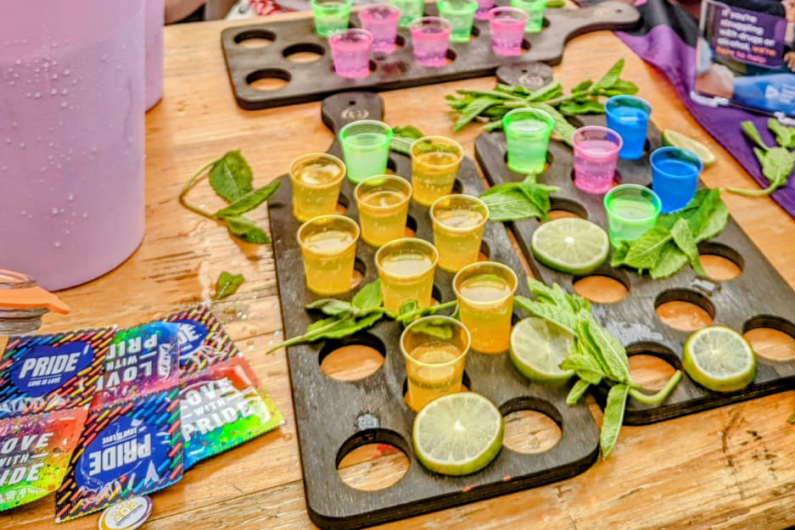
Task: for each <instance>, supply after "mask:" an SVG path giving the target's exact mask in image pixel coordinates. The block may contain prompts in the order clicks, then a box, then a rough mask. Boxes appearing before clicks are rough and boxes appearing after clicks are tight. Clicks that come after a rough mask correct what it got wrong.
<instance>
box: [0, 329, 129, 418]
mask: <svg viewBox="0 0 795 530" xmlns="http://www.w3.org/2000/svg"><path fill="white" fill-rule="evenodd" d="M113 334H114V330H113V329H111V328H107V329H98V330H91V331H70V332H68V333H58V334H55V335H29V336H24V337H13V336H12V337H10V338H9V340H8V345H7V346H6V349H5V352H4V353H3V355H2V357H0V419H3V418H10V417H16V416H23V415H27V414H36V413H40V412H51V411H55V410H64V409H69V408H76V407H82V406H86V405H89V404H90V403H91V400H92V398H93V397H94V393H95V391H96V386H97V382H98V381H99V377H100V374H101V373H102V361H103V360H104V358H105V355H106V353H107V351H108V348H109V345H110V342H111V340H112V339H113Z"/></svg>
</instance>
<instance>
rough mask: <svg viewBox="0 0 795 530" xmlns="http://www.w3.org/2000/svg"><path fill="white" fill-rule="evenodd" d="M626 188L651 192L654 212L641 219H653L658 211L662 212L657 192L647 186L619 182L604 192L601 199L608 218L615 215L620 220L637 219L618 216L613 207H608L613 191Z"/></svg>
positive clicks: (658, 213)
mask: <svg viewBox="0 0 795 530" xmlns="http://www.w3.org/2000/svg"><path fill="white" fill-rule="evenodd" d="M628 189H633V190H638V191H641V192H649V193H651V197H652V204H653V205H654V213H653V214H652V215H650V216H649V217H647V218H644V219H641V221H648V220H649V219H654V218H655V217H658V216H659V215H660V212H662V199H660V196H659V195H657V193H655V192H654V190H653V189H651V188H647V187H646V186H641V185H640V184H619V185H618V186H616V187H614V188H612V189H611V190H610V191H608V192H607V193H605V197H604V199H603V201H604V206H605V212H607V216H608V218H610V217H615V218H616V219H620V220H621V221H638V219H628V218H626V217H622V216H620V215H619V214H617V213H616V211H615V210H614V209H612V208H610V206H609V204H610V199H612V197H613V194H614V193H615V192H620V191H623V190H628Z"/></svg>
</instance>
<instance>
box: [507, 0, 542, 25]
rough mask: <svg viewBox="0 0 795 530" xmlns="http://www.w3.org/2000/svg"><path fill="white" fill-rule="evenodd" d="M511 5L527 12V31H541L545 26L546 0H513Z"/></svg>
mask: <svg viewBox="0 0 795 530" xmlns="http://www.w3.org/2000/svg"><path fill="white" fill-rule="evenodd" d="M511 6H512V7H517V8H519V9H521V10H522V11H524V12H525V13H527V17H528V19H527V25H526V26H525V28H524V31H525V33H539V32H540V31H541V30H542V29H543V28H544V9H545V8H546V7H547V2H546V0H511Z"/></svg>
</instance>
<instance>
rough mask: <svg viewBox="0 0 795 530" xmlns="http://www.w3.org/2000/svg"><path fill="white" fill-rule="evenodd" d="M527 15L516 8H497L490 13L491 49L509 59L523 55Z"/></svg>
mask: <svg viewBox="0 0 795 530" xmlns="http://www.w3.org/2000/svg"><path fill="white" fill-rule="evenodd" d="M527 19H528V16H527V13H525V12H524V11H522V10H521V9H517V8H515V7H497V8H495V9H492V10H491V11H490V12H489V27H490V28H491V49H492V51H493V52H494V53H496V54H497V55H505V56H509V57H513V56H517V55H521V54H522V41H523V40H524V29H525V26H527Z"/></svg>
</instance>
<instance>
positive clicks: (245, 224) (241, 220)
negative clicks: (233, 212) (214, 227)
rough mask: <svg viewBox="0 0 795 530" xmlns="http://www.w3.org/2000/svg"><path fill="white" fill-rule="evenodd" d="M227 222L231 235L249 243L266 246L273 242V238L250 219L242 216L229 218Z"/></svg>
mask: <svg viewBox="0 0 795 530" xmlns="http://www.w3.org/2000/svg"><path fill="white" fill-rule="evenodd" d="M225 221H226V228H227V229H228V230H229V233H230V234H232V235H233V236H236V237H239V238H240V239H242V240H243V241H245V242H247V243H253V244H254V245H265V244H267V243H270V242H271V238H270V237H268V234H266V233H265V231H264V230H263V229H262V228H260V227H259V226H257V225H256V224H255V223H254V221H252V220H251V219H249V218H248V217H243V216H242V215H241V216H238V217H227V218H226V219H225Z"/></svg>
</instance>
